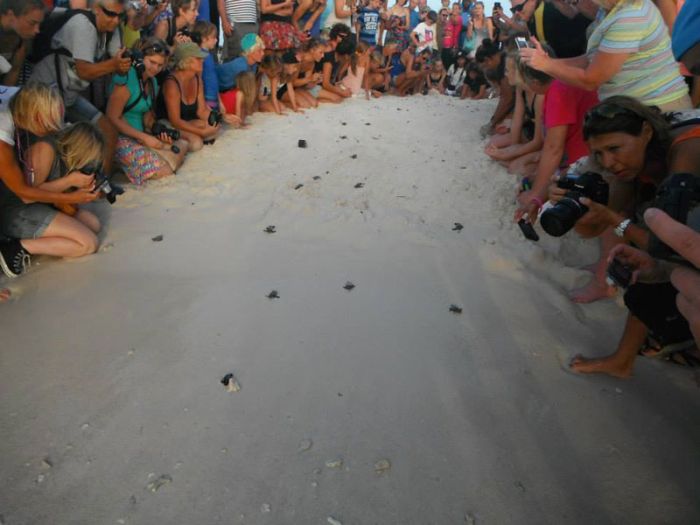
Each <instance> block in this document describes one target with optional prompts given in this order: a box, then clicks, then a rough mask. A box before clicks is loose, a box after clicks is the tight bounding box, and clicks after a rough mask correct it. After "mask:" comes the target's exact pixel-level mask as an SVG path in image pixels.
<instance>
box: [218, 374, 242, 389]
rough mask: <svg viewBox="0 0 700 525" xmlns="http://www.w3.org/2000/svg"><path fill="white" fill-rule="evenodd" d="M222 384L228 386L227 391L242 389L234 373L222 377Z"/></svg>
mask: <svg viewBox="0 0 700 525" xmlns="http://www.w3.org/2000/svg"><path fill="white" fill-rule="evenodd" d="M221 384H222V385H224V386H225V387H226V391H227V392H238V391H240V390H241V385H240V384H239V383H238V381H237V380H236V378H235V377H234V375H233V374H232V373H228V374H226V375H225V376H224V377H222V378H221Z"/></svg>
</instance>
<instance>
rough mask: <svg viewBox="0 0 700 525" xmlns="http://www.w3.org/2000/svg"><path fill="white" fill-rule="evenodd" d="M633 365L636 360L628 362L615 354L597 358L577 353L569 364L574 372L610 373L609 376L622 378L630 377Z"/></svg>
mask: <svg viewBox="0 0 700 525" xmlns="http://www.w3.org/2000/svg"><path fill="white" fill-rule="evenodd" d="M633 366H634V361H631V362H629V363H626V362H624V361H622V360H620V358H619V357H617V356H616V355H615V354H613V355H609V356H607V357H601V358H596V359H592V358H588V357H583V356H582V355H577V356H575V357H574V358H573V359H572V360H571V363H570V364H569V368H571V370H573V371H574V372H579V373H581V374H608V375H609V376H613V377H619V378H620V379H625V378H628V377H630V376H631V375H632V367H633Z"/></svg>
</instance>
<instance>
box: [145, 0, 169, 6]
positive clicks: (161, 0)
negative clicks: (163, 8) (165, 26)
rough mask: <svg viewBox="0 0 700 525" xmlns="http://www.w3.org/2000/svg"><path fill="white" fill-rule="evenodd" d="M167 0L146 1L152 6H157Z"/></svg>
mask: <svg viewBox="0 0 700 525" xmlns="http://www.w3.org/2000/svg"><path fill="white" fill-rule="evenodd" d="M165 1H166V0H146V3H147V4H148V5H150V6H151V7H155V6H157V5H160V4H162V3H163V2H165Z"/></svg>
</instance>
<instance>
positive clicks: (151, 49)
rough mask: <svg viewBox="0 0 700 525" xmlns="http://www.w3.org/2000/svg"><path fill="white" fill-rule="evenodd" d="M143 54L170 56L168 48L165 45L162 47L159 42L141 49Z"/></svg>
mask: <svg viewBox="0 0 700 525" xmlns="http://www.w3.org/2000/svg"><path fill="white" fill-rule="evenodd" d="M143 54H144V55H165V56H166V57H167V56H170V50H169V49H168V48H167V47H163V46H162V45H160V44H153V45H152V46H148V47H146V48H144V50H143Z"/></svg>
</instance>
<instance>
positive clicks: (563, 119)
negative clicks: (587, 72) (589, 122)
mask: <svg viewBox="0 0 700 525" xmlns="http://www.w3.org/2000/svg"><path fill="white" fill-rule="evenodd" d="M597 103H598V94H597V93H596V92H595V91H586V90H584V89H581V88H577V87H573V86H570V85H568V84H564V83H563V82H561V81H559V80H554V81H553V82H552V84H551V85H550V86H549V89H548V90H547V93H545V95H544V107H543V110H542V113H543V115H544V129H545V133H546V132H547V130H548V129H551V128H554V127H557V126H568V129H567V130H566V146H565V149H564V152H565V153H564V158H563V159H562V165H564V166H568V165H569V164H572V163H573V162H575V161H577V160H578V159H580V158H581V157H584V156H586V155H588V146H587V145H586V142H585V141H584V140H583V117H584V116H585V115H586V112H587V111H588V110H589V109H590V108H592V107H593V106H595V105H596V104H597Z"/></svg>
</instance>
